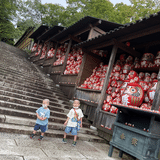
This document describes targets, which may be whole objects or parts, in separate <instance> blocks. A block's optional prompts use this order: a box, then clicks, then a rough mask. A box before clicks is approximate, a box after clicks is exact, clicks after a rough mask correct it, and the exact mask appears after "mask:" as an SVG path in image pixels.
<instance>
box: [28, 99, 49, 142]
mask: <svg viewBox="0 0 160 160" xmlns="http://www.w3.org/2000/svg"><path fill="white" fill-rule="evenodd" d="M48 106H49V99H44V100H43V103H42V107H40V108H39V109H37V110H36V115H37V120H36V125H35V127H34V131H33V134H32V135H31V136H30V138H31V139H32V138H34V137H35V134H36V132H37V130H39V129H40V130H41V135H40V137H39V139H38V140H39V141H41V140H42V139H43V136H44V133H45V132H46V131H47V129H48V118H49V117H50V110H49V108H48Z"/></svg>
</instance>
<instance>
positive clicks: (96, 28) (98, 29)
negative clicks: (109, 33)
mask: <svg viewBox="0 0 160 160" xmlns="http://www.w3.org/2000/svg"><path fill="white" fill-rule="evenodd" d="M93 29H94V30H96V31H97V32H99V33H100V34H106V32H104V31H103V30H102V29H100V28H98V27H93Z"/></svg>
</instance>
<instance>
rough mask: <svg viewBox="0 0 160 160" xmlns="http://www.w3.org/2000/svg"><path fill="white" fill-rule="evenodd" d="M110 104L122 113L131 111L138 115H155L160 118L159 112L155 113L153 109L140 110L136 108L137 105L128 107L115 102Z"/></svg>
mask: <svg viewBox="0 0 160 160" xmlns="http://www.w3.org/2000/svg"><path fill="white" fill-rule="evenodd" d="M111 105H112V106H115V107H117V108H118V109H120V110H121V111H123V112H124V113H129V112H132V113H135V114H140V115H155V116H156V117H159V118H160V113H156V112H154V110H142V109H138V107H137V108H135V107H128V106H123V105H117V104H111Z"/></svg>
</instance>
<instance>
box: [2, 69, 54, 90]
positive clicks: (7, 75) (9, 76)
mask: <svg viewBox="0 0 160 160" xmlns="http://www.w3.org/2000/svg"><path fill="white" fill-rule="evenodd" d="M0 77H1V78H3V79H8V80H13V79H14V80H17V81H24V82H28V83H33V84H37V85H43V86H44V85H46V84H45V83H46V82H44V81H42V80H41V81H40V80H39V81H37V80H33V79H31V78H30V77H29V78H28V79H27V78H25V77H22V76H17V74H15V75H11V74H8V73H4V72H3V71H2V72H1V71H0ZM47 84H48V85H49V86H52V87H53V88H54V87H55V86H56V85H55V84H54V82H52V83H50V82H49V83H48V82H47Z"/></svg>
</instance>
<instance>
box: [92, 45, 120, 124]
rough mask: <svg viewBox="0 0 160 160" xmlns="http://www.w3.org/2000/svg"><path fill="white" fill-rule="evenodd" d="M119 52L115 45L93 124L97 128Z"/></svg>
mask: <svg viewBox="0 0 160 160" xmlns="http://www.w3.org/2000/svg"><path fill="white" fill-rule="evenodd" d="M117 50H118V47H117V46H116V45H114V46H113V48H112V53H111V56H110V60H109V64H108V68H107V72H106V75H105V80H104V84H103V87H102V91H101V96H100V99H99V101H98V106H97V109H96V112H95V116H94V123H93V124H94V126H95V127H96V126H97V122H98V117H99V111H100V110H101V108H102V105H103V101H104V99H105V95H106V89H107V87H108V83H109V77H110V74H111V72H112V69H113V65H114V61H115V58H116V53H117Z"/></svg>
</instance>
